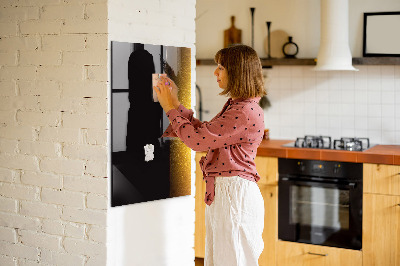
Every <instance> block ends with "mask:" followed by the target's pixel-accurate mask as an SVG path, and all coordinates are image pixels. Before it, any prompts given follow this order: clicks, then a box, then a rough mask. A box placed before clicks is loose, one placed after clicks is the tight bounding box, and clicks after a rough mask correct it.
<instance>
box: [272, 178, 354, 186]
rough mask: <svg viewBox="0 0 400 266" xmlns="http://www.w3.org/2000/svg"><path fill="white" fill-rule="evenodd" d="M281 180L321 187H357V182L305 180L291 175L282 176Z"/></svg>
mask: <svg viewBox="0 0 400 266" xmlns="http://www.w3.org/2000/svg"><path fill="white" fill-rule="evenodd" d="M280 180H281V181H283V182H290V183H291V184H293V185H306V186H315V185H317V186H319V187H328V188H332V187H335V188H345V189H354V188H355V187H356V183H355V182H334V181H333V182H332V181H315V180H304V179H299V178H290V177H281V178H280Z"/></svg>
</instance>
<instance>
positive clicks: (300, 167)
mask: <svg viewBox="0 0 400 266" xmlns="http://www.w3.org/2000/svg"><path fill="white" fill-rule="evenodd" d="M297 165H298V166H299V170H300V171H301V172H304V170H306V166H305V165H304V164H303V162H300V161H299V162H297Z"/></svg>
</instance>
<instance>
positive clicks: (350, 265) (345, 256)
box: [271, 240, 383, 266]
mask: <svg viewBox="0 0 400 266" xmlns="http://www.w3.org/2000/svg"><path fill="white" fill-rule="evenodd" d="M277 252H278V253H277V254H278V255H277V258H276V259H277V264H276V265H277V266H289V265H290V266H361V265H362V259H363V258H362V252H361V251H358V250H351V249H343V248H334V247H325V246H318V245H310V244H302V243H295V242H287V241H281V240H279V241H278V243H277ZM271 265H272V264H271ZM381 265H383V264H381Z"/></svg>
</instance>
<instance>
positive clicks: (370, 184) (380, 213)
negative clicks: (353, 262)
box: [363, 164, 400, 266]
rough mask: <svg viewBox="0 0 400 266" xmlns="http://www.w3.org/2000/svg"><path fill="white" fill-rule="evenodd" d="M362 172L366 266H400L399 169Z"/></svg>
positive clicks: (384, 167)
mask: <svg viewBox="0 0 400 266" xmlns="http://www.w3.org/2000/svg"><path fill="white" fill-rule="evenodd" d="M363 169H364V187H363V188H364V194H363V265H364V266H370V265H371V266H375V265H390V266H400V166H396V165H383V164H364V168H363Z"/></svg>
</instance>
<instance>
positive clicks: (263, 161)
mask: <svg viewBox="0 0 400 266" xmlns="http://www.w3.org/2000/svg"><path fill="white" fill-rule="evenodd" d="M254 162H255V164H256V167H257V172H258V174H259V175H260V176H261V179H260V180H259V181H258V184H259V185H273V186H276V185H278V158H274V157H264V156H257V157H256V159H255V160H254Z"/></svg>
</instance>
